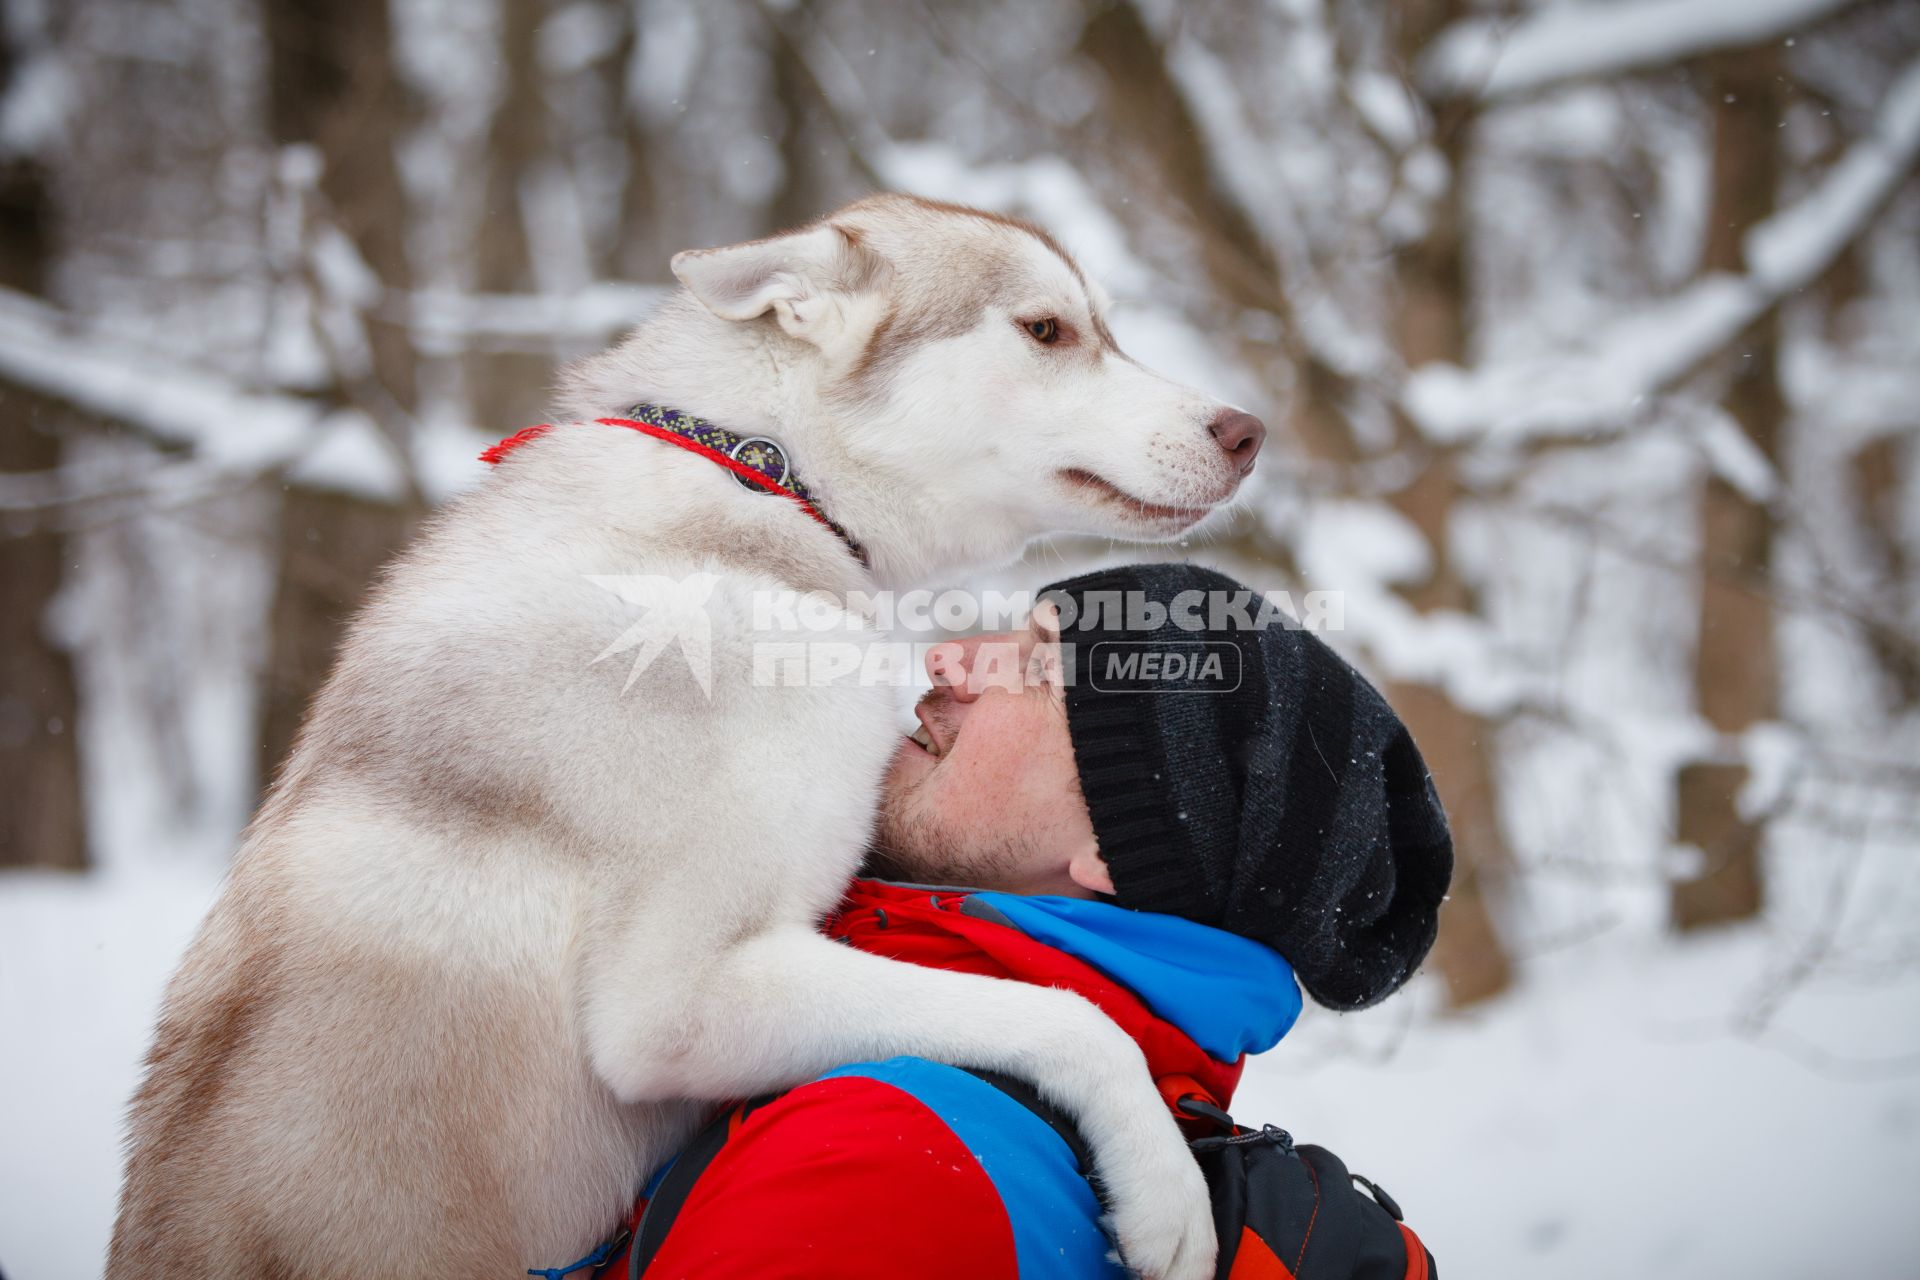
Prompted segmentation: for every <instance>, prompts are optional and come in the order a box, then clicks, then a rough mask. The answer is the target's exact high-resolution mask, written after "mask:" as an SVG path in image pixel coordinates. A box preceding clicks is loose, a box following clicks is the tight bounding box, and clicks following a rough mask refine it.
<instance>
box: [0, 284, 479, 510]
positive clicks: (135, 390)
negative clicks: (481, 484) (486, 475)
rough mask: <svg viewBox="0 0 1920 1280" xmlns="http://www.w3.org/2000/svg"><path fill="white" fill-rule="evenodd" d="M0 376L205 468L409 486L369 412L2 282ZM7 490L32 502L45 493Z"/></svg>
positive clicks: (316, 482) (397, 490)
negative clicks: (241, 374) (243, 378)
mask: <svg viewBox="0 0 1920 1280" xmlns="http://www.w3.org/2000/svg"><path fill="white" fill-rule="evenodd" d="M0 378H5V379H6V380H8V381H10V382H13V383H14V384H16V385H18V386H20V387H24V388H26V389H27V390H30V391H33V392H37V393H38V394H40V395H43V396H46V397H48V398H49V399H52V400H57V401H59V402H61V403H63V404H68V405H72V406H73V407H74V408H76V409H79V410H81V411H82V412H85V413H88V414H92V415H94V416H96V417H100V418H105V419H108V420H111V421H114V422H120V423H124V424H126V425H127V426H129V427H132V428H134V429H135V430H137V431H139V432H141V433H142V434H144V435H146V436H148V437H150V438H152V439H154V440H156V441H159V442H161V443H163V444H167V445H171V446H174V447H178V448H185V449H187V450H189V451H190V452H191V453H192V455H193V457H194V459H195V460H196V462H197V463H199V464H200V465H201V466H202V467H204V468H205V469H206V470H205V472H204V473H202V474H216V473H217V474H220V475H266V474H271V473H275V472H283V473H286V474H288V475H289V476H291V477H292V478H294V479H296V480H298V481H299V482H301V483H303V484H309V485H312V486H313V487H317V488H325V489H333V490H338V491H343V492H347V493H352V494H355V495H357V496H361V497H368V498H374V499H377V500H381V501H393V500H395V499H397V498H398V497H399V496H400V494H401V493H403V492H404V483H403V478H402V477H401V476H400V475H399V474H398V471H397V469H396V468H395V466H394V464H393V462H392V459H391V458H390V457H387V456H386V455H385V454H384V453H383V452H382V450H381V448H380V446H379V445H378V443H377V440H378V437H377V433H376V431H375V428H374V425H373V423H372V422H371V421H369V420H368V419H367V418H366V417H365V416H364V415H362V414H358V413H354V412H350V411H343V410H340V409H337V408H335V407H333V406H330V405H327V404H325V403H322V402H320V401H318V400H314V399H311V398H307V397H303V396H299V395H295V394H291V393H287V392H275V391H263V390H258V389H254V388H249V387H246V386H243V385H241V384H240V383H239V382H237V381H235V380H234V379H232V378H229V377H226V376H224V375H221V374H219V373H216V372H213V371H211V370H207V369H203V368H195V367H193V366H190V365H187V364H185V363H184V362H182V361H180V360H177V359H175V358H172V357H170V356H167V355H164V354H162V353H159V352H155V351H152V350H150V349H146V348H143V347H140V346H139V345H137V344H135V343H132V342H130V341H128V340H127V339H125V338H123V337H121V336H119V335H117V334H114V333H110V332H108V331H107V330H106V329H105V328H104V327H103V326H100V325H97V324H90V323H87V322H84V321H79V320H76V319H74V318H72V317H70V316H67V315H65V314H64V313H62V312H60V311H58V310H56V309H55V308H53V307H50V306H47V305H46V304H45V303H42V302H39V301H37V300H35V299H33V298H31V297H28V296H27V295H25V294H22V293H18V292H16V291H14V290H11V289H0ZM475 465H476V466H477V465H478V464H475ZM8 497H9V498H11V499H13V500H15V501H16V502H17V504H18V505H20V506H23V507H33V506H36V505H41V504H42V503H43V502H44V500H45V499H46V497H47V495H46V494H44V493H30V492H20V493H17V494H9V495H8Z"/></svg>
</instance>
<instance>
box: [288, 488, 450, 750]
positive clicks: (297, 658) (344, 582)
mask: <svg viewBox="0 0 1920 1280" xmlns="http://www.w3.org/2000/svg"><path fill="white" fill-rule="evenodd" d="M414 515H415V513H413V512H411V511H408V510H405V509H403V508H400V507H392V506H384V505H381V504H379V503H375V502H369V501H367V500H366V499H364V498H349V497H346V496H344V495H341V494H331V493H314V492H311V491H308V490H304V489H290V490H288V491H287V493H286V496H285V498H284V499H283V501H282V505H281V509H280V560H279V580H278V581H277V582H276V583H275V584H274V597H273V614H272V617H271V618H270V619H269V624H268V625H269V634H270V637H271V638H270V640H269V643H268V652H267V665H266V675H265V679H264V681H263V683H262V688H261V691H260V777H261V778H262V779H263V780H266V781H270V780H271V779H272V778H273V776H274V772H275V770H277V769H278V768H279V767H280V764H281V762H282V761H284V760H285V759H286V758H287V752H288V751H289V750H290V749H291V748H292V746H293V739H294V735H295V734H296V733H297V732H298V731H299V729H300V724H301V722H302V721H303V720H305V719H306V714H307V705H308V703H310V702H311V701H312V700H313V695H314V693H315V692H316V691H317V690H318V689H319V688H320V684H321V682H322V681H324V680H325V679H326V678H327V673H328V671H330V670H331V669H332V667H333V655H334V651H335V649H337V648H338V647H339V641H340V634H341V632H342V631H344V630H345V629H346V625H347V623H348V622H349V621H350V620H351V619H352V616H353V611H354V609H355V608H356V607H357V606H358V605H359V603H360V601H361V600H362V599H364V598H365V597H366V594H367V589H368V588H369V587H370V586H372V585H373V580H374V576H375V575H376V574H377V573H378V572H379V570H380V566H381V565H383V564H385V563H386V562H387V560H388V558H389V557H391V556H392V555H393V552H394V549H395V548H397V547H398V546H399V545H400V544H401V543H402V542H404V541H406V538H407V535H408V533H409V532H411V530H412V526H413V522H414Z"/></svg>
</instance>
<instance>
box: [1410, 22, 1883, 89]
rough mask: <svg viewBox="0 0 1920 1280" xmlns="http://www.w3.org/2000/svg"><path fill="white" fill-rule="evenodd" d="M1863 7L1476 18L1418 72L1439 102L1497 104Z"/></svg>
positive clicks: (1742, 44)
mask: <svg viewBox="0 0 1920 1280" xmlns="http://www.w3.org/2000/svg"><path fill="white" fill-rule="evenodd" d="M1858 2H1859V0H1629V2H1628V3H1623V4H1574V5H1562V6H1558V7H1554V8H1550V9H1546V10H1543V11H1541V12H1538V13H1534V14H1532V15H1530V16H1528V17H1525V18H1522V19H1520V20H1519V21H1518V22H1515V21H1513V20H1511V19H1507V20H1502V19H1496V18H1473V19H1469V20H1467V21H1464V22H1461V23H1459V24H1457V25H1455V26H1453V27H1451V28H1449V29H1448V30H1447V31H1446V32H1444V33H1442V34H1441V36H1440V37H1439V39H1437V40H1435V41H1434V43H1433V44H1432V46H1431V47H1430V48H1429V49H1428V51H1427V52H1426V54H1425V55H1424V56H1423V57H1422V59H1421V62H1420V66H1419V69H1418V78H1419V81H1420V84H1421V87H1422V88H1423V89H1424V90H1425V91H1426V92H1427V93H1428V94H1429V95H1430V96H1432V97H1434V98H1436V99H1439V98H1457V97H1471V98H1477V99H1479V100H1480V101H1482V102H1493V101H1497V100H1499V99H1503V98H1512V97H1517V96H1519V95H1522V94H1528V93H1537V92H1540V91H1541V90H1543V89H1551V88H1553V87H1555V86H1556V85H1561V84H1566V83H1568V82H1569V81H1574V80H1588V79H1596V78H1601V77H1606V76H1615V75H1622V74H1626V73H1629V72H1634V71H1645V70H1648V69H1650V68H1653V67H1662V66H1668V65H1671V64H1672V63H1675V62H1679V61H1681V60H1683V59H1686V58H1691V57H1696V56H1698V55H1700V54H1703V53H1711V52H1713V51H1715V50H1717V49H1741V48H1747V47H1750V46H1752V45H1757V44H1764V43H1766V42H1767V41H1769V40H1774V39H1778V38H1779V37H1781V36H1785V35H1788V34H1790V33H1793V32H1796V31H1804V30H1806V29H1807V28H1808V27H1810V26H1812V25H1814V24H1815V23H1818V22H1820V21H1822V20H1824V19H1826V18H1829V17H1832V16H1833V15H1834V14H1836V13H1839V12H1841V11H1842V10H1844V9H1847V8H1849V7H1851V6H1853V5H1854V4H1857V3H1858Z"/></svg>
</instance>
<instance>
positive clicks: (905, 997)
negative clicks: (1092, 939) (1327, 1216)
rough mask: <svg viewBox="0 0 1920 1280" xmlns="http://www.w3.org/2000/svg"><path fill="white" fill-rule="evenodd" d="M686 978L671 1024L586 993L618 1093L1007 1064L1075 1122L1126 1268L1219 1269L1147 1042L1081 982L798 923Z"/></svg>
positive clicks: (677, 1092)
mask: <svg viewBox="0 0 1920 1280" xmlns="http://www.w3.org/2000/svg"><path fill="white" fill-rule="evenodd" d="M681 981H685V982H686V984H687V985H686V987H685V988H682V989H691V990H695V991H697V992H698V993H699V995H698V997H697V1001H696V1002H695V1003H694V1004H691V1005H683V1006H681V1009H680V1011H679V1012H680V1013H681V1014H682V1016H683V1017H684V1019H685V1020H684V1021H682V1020H681V1019H680V1018H675V1019H674V1021H676V1022H679V1023H680V1025H677V1026H672V1027H667V1026H662V1025H660V1023H659V1021H658V1018H659V1015H660V1013H661V1012H663V1011H662V1010H661V1009H660V1008H659V1006H655V1007H654V1009H653V1010H652V1013H651V1016H650V1015H649V1013H648V1012H647V1011H645V1010H644V1009H637V1008H636V1007H635V1006H634V1005H633V1004H631V1003H628V1002H626V1001H623V1000H622V999H621V998H620V995H619V993H618V985H617V984H610V985H609V987H608V988H604V989H603V990H602V992H596V993H590V994H589V998H588V1023H589V1033H588V1034H589V1038H590V1043H591V1044H592V1047H593V1053H594V1061H595V1064H596V1066H597V1067H598V1069H599V1070H600V1071H601V1073H602V1074H603V1076H604V1077H605V1078H606V1080H607V1083H608V1084H609V1085H610V1086H611V1087H612V1088H613V1090H614V1092H615V1093H616V1094H617V1095H618V1096H619V1097H620V1098H621V1099H622V1100H623V1101H634V1102H637V1101H646V1100H653V1099H661V1098H668V1097H681V1098H715V1099H724V1098H734V1097H745V1096H748V1095H751V1094H755V1093H760V1092H764V1091H766V1090H768V1089H773V1088H782V1087H787V1086H791V1085H794V1084H798V1083H800V1082H802V1081H805V1080H808V1079H811V1078H812V1077H814V1076H816V1075H818V1074H820V1073H821V1072H823V1071H827V1070H830V1069H832V1068H833V1067H836V1066H840V1065H843V1064H845V1063H849V1062H861V1061H866V1060H870V1059H875V1058H886V1057H891V1056H893V1055H896V1054H912V1055H915V1056H919V1057H925V1058H929V1059H934V1060H937V1061H941V1062H948V1063H952V1064H954V1065H957V1066H969V1067H981V1068H985V1069H988V1070H994V1071H1004V1072H1006V1073H1008V1074H1009V1075H1013V1076H1017V1077H1020V1078H1022V1079H1025V1080H1028V1081H1030V1082H1032V1083H1033V1084H1034V1085H1035V1086H1036V1087H1037V1088H1038V1089H1039V1090H1040V1091H1041V1093H1043V1094H1045V1095H1046V1096H1047V1097H1048V1098H1049V1099H1050V1100H1051V1101H1053V1102H1055V1103H1057V1104H1058V1105H1059V1106H1061V1107H1062V1108H1064V1109H1065V1110H1066V1111H1068V1112H1069V1113H1071V1114H1072V1115H1073V1116H1074V1118H1075V1119H1076V1120H1077V1121H1078V1122H1079V1125H1080V1128H1081V1132H1082V1133H1083V1134H1084V1135H1085V1137H1086V1139H1087V1142H1088V1144H1089V1145H1090V1146H1091V1147H1092V1148H1093V1153H1094V1161H1095V1164H1096V1166H1097V1171H1098V1173H1099V1176H1100V1179H1101V1182H1102V1185H1103V1186H1104V1188H1105V1190H1106V1193H1107V1199H1108V1204H1109V1206H1110V1208H1111V1211H1112V1215H1113V1227H1114V1234H1115V1236H1116V1237H1117V1238H1118V1239H1119V1241H1120V1246H1121V1252H1122V1254H1123V1256H1124V1258H1125V1260H1126V1261H1127V1263H1128V1265H1129V1266H1131V1267H1133V1268H1134V1269H1135V1270H1136V1271H1138V1272H1139V1273H1140V1274H1142V1275H1144V1276H1147V1277H1150V1278H1151V1280H1204V1278H1205V1277H1208V1276H1211V1275H1212V1274H1213V1261H1214V1254H1215V1242H1214V1234H1213V1218H1212V1214H1211V1211H1210V1208H1209V1205H1208V1200H1207V1188H1206V1183H1205V1181H1204V1179H1203V1178H1202V1177H1201V1174H1200V1169H1199V1166H1198V1165H1197V1164H1196V1163H1195V1161H1194V1160H1193V1158H1192V1156H1191V1155H1190V1154H1189V1153H1188V1151H1187V1147H1186V1143H1185V1142H1184V1140H1183V1139H1182V1138H1181V1135H1180V1131H1179V1128H1178V1127H1177V1126H1176V1125H1175V1124H1174V1122H1173V1119H1172V1117H1171V1116H1169V1115H1168V1113H1167V1107H1166V1103H1165V1102H1163V1101H1162V1100H1161V1098H1160V1095H1159V1093H1158V1091H1156V1090H1155V1089H1154V1087H1153V1083H1152V1080H1151V1077H1150V1076H1149V1075H1148V1073H1147V1070H1146V1063H1145V1060H1144V1059H1143V1057H1142V1056H1141V1053H1140V1049H1139V1047H1138V1046H1137V1045H1135V1044H1134V1042H1133V1041H1132V1040H1131V1039H1130V1038H1129V1037H1128V1036H1127V1035H1126V1033H1125V1032H1123V1031H1121V1030H1120V1028H1119V1027H1117V1026H1116V1025H1114V1023H1113V1022H1112V1021H1111V1020H1110V1019H1108V1018H1107V1017H1106V1015H1104V1014H1102V1013H1101V1012H1100V1011H1099V1010H1098V1009H1097V1008H1095V1007H1094V1005H1093V1004H1091V1003H1090V1002H1088V1001H1087V1000H1084V999H1082V998H1081V997H1080V996H1077V995H1074V994H1072V993H1070V992H1065V991H1059V990H1054V989H1052V988H1046V987H1038V986H1031V985H1029V984H1026V983H1022V982H1009V981H1003V980H997V979H993V978H982V977H976V976H973V975H969V974H960V973H950V972H945V971H942V970H937V969H928V968H923V967H921V966H919V965H912V964H905V963H901V962H899V961H894V960H886V959H883V958H881V957H878V956H873V955H869V954H866V953H864V952H860V951H856V950H854V949H853V948H850V947H846V946H842V945H840V944H838V943H834V942H830V941H828V940H827V939H825V938H823V937H821V936H819V935H818V934H815V933H812V932H809V931H805V930H802V929H797V928H782V929H777V930H775V931H771V932H768V933H765V934H762V935H759V936H756V937H753V938H749V939H746V940H744V941H742V942H741V943H739V944H737V945H735V946H733V947H730V948H728V949H726V950H723V951H720V952H717V953H714V954H712V955H711V956H709V957H706V958H705V962H704V963H702V964H700V965H699V967H698V970H697V971H696V972H693V973H686V974H676V975H675V977H674V984H673V985H678V984H679V983H680V982H681ZM596 996H599V997H600V998H595V997H596ZM689 1024H690V1025H689Z"/></svg>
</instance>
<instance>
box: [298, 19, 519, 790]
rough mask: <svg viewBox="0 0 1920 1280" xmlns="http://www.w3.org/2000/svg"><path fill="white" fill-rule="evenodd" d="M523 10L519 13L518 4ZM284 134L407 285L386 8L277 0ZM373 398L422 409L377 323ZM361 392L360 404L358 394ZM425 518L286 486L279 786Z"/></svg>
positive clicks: (408, 363)
mask: <svg viewBox="0 0 1920 1280" xmlns="http://www.w3.org/2000/svg"><path fill="white" fill-rule="evenodd" d="M516 7H518V6H515V5H509V6H508V9H509V10H512V9H514V8H516ZM263 13H264V16H265V21H266V32H267V40H268V45H269V54H270V59H271V67H272V71H273V75H272V78H271V81H270V86H271V88H270V92H271V102H270V104H269V111H270V117H271V121H272V125H273V131H274V139H275V141H276V142H280V143H295V142H304V143H309V144H311V145H313V146H315V147H317V148H318V149H319V151H320V154H321V157H322V160H323V162H324V165H325V168H324V173H323V177H322V185H321V189H322V191H323V193H324V194H325V195H326V197H327V201H328V204H329V206H330V207H331V209H332V212H333V215H334V217H335V218H337V219H338V221H339V224H340V227H341V230H342V231H344V232H345V233H346V234H347V235H348V236H349V237H350V238H351V239H352V240H353V242H354V244H355V246H356V247H357V248H358V249H359V251H360V254H361V256H362V257H364V258H365V259H366V261H367V265H368V266H370V267H371V268H373V270H374V271H375V273H376V274H378V275H379V277H380V279H381V281H382V282H383V283H384V284H385V285H386V287H387V288H388V290H390V291H393V292H395V293H399V292H401V291H404V290H405V289H406V288H407V287H408V283H409V281H410V278H411V272H410V271H409V269H408V261H407V255H406V243H405V239H404V231H405V228H406V226H407V222H408V216H407V215H408V209H407V200H406V193H405V191H404V189H403V188H402V187H401V185H400V177H399V169H398V166H397V164H396V161H395V158H394V152H393V142H394V140H395V138H396V137H397V136H398V134H399V133H400V131H401V129H402V127H403V125H404V123H405V120H406V117H407V98H406V95H405V93H404V91H403V90H402V89H401V87H400V84H399V81H398V80H397V78H396V76H395V73H394V66H393V53H392V49H393V41H392V31H391V29H390V22H389V15H388V10H387V0H345V2H344V3H336V2H333V0H325V2H323V0H265V3H264V8H263ZM368 333H369V338H370V340H371V342H372V346H373V369H372V382H373V384H374V386H373V388H372V390H373V393H374V394H378V395H385V396H388V397H390V398H391V401H392V403H393V404H394V405H395V406H397V407H398V408H399V410H400V411H401V412H402V413H406V414H410V413H411V411H412V410H413V408H414V406H415V400H416V392H415V386H416V373H417V369H416V353H415V352H414V350H413V347H412V344H411V343H410V341H409V340H408V338H407V334H406V331H405V330H404V329H402V328H400V327H397V326H392V325H381V324H377V323H376V324H371V325H369V326H368ZM349 398H352V397H351V396H349ZM417 514H418V513H417V511H415V510H413V509H411V508H396V507H390V506H383V505H380V504H378V503H373V502H367V501H363V500H360V499H353V498H345V497H340V496H336V495H331V494H318V493H311V492H306V491H303V490H299V489H288V490H287V491H286V493H285V495H284V497H283V498H282V501H281V509H280V554H279V560H278V564H277V566H276V573H275V586H274V602H273V610H272V615H271V618H270V622H269V638H268V643H267V660H266V670H265V673H264V676H263V682H262V683H263V688H262V697H261V726H260V777H261V779H262V780H263V781H266V780H271V779H272V778H273V776H274V774H275V772H276V771H277V770H278V768H279V766H280V764H281V762H282V761H283V760H284V759H285V756H286V752H287V749H288V748H289V747H290V746H291V745H292V742H293V737H294V734H295V732H296V731H297V730H298V728H299V725H300V721H301V720H302V718H303V717H304V715H305V713H306V707H307V704H308V702H309V701H310V700H311V699H312V696H313V694H314V692H315V691H316V690H317V689H318V688H319V686H320V683H321V681H323V680H324V679H325V678H326V675H327V672H328V670H329V669H330V667H331V666H332V661H333V653H334V650H335V648H336V647H337V646H338V644H339V640H340V634H341V632H342V630H343V629H344V627H345V625H346V622H347V620H348V617H349V615H350V612H351V610H352V608H353V607H354V605H355V604H357V603H358V602H359V600H360V598H361V597H362V596H363V595H364V594H365V592H366V589H367V587H368V586H369V585H370V584H371V582H372V580H373V576H374V573H375V571H376V570H377V569H378V568H379V566H380V565H381V564H382V563H384V562H385V560H386V559H387V557H388V556H390V555H391V554H392V553H393V552H394V550H395V549H396V548H397V547H398V546H399V545H400V543H401V542H402V541H404V540H405V538H406V535H407V532H408V530H409V529H410V527H411V525H412V523H413V520H414V518H415V516H416V515H417Z"/></svg>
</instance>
